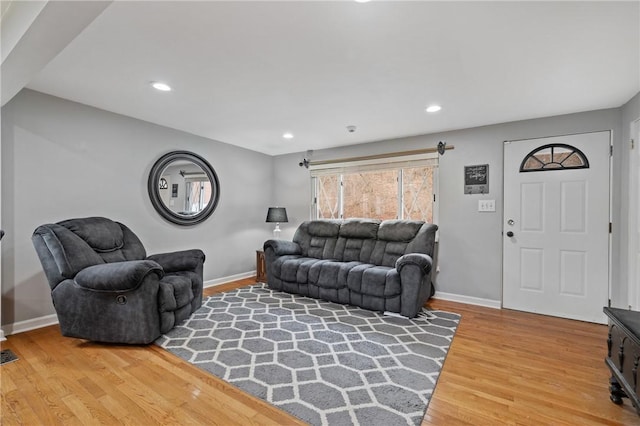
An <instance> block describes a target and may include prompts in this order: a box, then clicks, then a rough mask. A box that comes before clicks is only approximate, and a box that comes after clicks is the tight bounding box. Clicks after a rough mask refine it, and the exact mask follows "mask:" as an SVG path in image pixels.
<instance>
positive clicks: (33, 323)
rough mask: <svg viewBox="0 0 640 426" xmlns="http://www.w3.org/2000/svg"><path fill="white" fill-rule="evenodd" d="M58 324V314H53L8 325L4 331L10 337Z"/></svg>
mask: <svg viewBox="0 0 640 426" xmlns="http://www.w3.org/2000/svg"><path fill="white" fill-rule="evenodd" d="M57 323H58V316H57V315H56V314H51V315H45V316H43V317H39V318H33V319H30V320H25V321H18V322H14V323H13V324H6V325H4V326H3V327H2V328H3V331H4V332H6V333H7V336H10V335H12V334H17V333H24V332H25V331H31V330H35V329H36V328H42V327H48V326H50V325H54V324H57ZM3 334H4V333H3Z"/></svg>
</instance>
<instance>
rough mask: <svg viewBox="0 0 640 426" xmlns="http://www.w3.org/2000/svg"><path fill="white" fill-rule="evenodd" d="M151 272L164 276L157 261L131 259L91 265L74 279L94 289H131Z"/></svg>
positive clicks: (80, 284) (114, 290) (82, 285)
mask: <svg viewBox="0 0 640 426" xmlns="http://www.w3.org/2000/svg"><path fill="white" fill-rule="evenodd" d="M150 273H155V274H157V275H158V278H162V277H163V276H164V272H163V271H162V268H161V267H160V265H158V264H157V263H156V262H152V261H150V260H130V261H126V262H114V263H104V264H101V265H94V266H89V267H87V268H84V269H83V270H81V271H80V272H78V274H77V275H76V276H75V278H74V281H75V282H76V284H78V285H79V286H80V287H83V288H85V289H88V290H93V291H105V292H109V291H113V292H119V291H129V290H134V289H136V288H138V286H140V284H142V282H143V281H144V279H145V277H146V276H147V275H148V274H150Z"/></svg>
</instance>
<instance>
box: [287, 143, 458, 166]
mask: <svg viewBox="0 0 640 426" xmlns="http://www.w3.org/2000/svg"><path fill="white" fill-rule="evenodd" d="M449 149H454V146H453V145H447V144H445V143H443V144H442V148H438V147H435V148H425V149H414V150H412V151H401V152H389V153H387V154H375V155H365V156H362V157H350V158H337V159H334V160H321V161H309V160H308V159H306V158H305V159H304V160H303V161H302V162H301V163H300V164H299V165H300V167H302V166H305V167H307V168H308V167H309V166H324V165H327V164H335V163H347V162H351V161H366V160H380V159H383V158H393V157H404V156H407V155H419V154H430V153H432V152H440V155H442V154H443V153H444V151H445V150H449Z"/></svg>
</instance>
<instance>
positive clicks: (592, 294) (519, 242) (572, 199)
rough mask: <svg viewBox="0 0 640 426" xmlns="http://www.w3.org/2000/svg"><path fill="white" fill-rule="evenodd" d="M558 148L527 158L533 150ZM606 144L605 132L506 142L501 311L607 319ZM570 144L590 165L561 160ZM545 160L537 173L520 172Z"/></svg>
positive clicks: (607, 155)
mask: <svg viewBox="0 0 640 426" xmlns="http://www.w3.org/2000/svg"><path fill="white" fill-rule="evenodd" d="M556 145H560V147H558V148H557V149H555V150H554V148H545V149H544V150H543V151H542V154H538V155H537V158H538V159H533V160H531V161H525V159H526V158H528V155H529V154H531V153H533V152H535V151H536V150H537V149H538V148H541V147H547V146H556ZM609 145H610V133H609V132H597V133H588V134H580V135H569V136H558V137H552V138H542V139H528V140H523V141H512V142H505V151H504V154H505V155H504V173H505V175H504V237H503V238H504V240H503V256H504V258H503V306H504V307H505V308H510V309H517V310H522V311H528V312H535V313H541V314H545V315H553V316H560V317H564V318H572V319H579V320H585V321H592V322H599V323H605V322H606V320H605V316H604V314H603V313H602V307H603V306H606V305H607V301H608V294H609ZM567 146H569V148H571V147H574V148H577V149H578V150H580V151H581V152H580V153H581V154H584V156H585V157H586V159H587V160H588V167H580V168H575V166H576V165H580V162H569V161H566V162H563V159H564V158H566V156H567V152H569V153H570V152H571V150H570V149H569V148H567ZM540 160H541V161H540ZM547 162H548V165H545V166H544V167H543V166H540V169H541V170H536V171H530V170H525V171H521V169H520V167H521V165H522V164H529V165H531V164H542V163H547ZM526 167H528V168H530V167H529V166H526ZM547 167H548V168H547ZM507 232H511V233H513V234H512V236H508V235H509V234H507Z"/></svg>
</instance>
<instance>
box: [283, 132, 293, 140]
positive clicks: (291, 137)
mask: <svg viewBox="0 0 640 426" xmlns="http://www.w3.org/2000/svg"><path fill="white" fill-rule="evenodd" d="M282 137H283V138H285V139H293V133H289V132H287V133H285V134H283V135H282Z"/></svg>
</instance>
